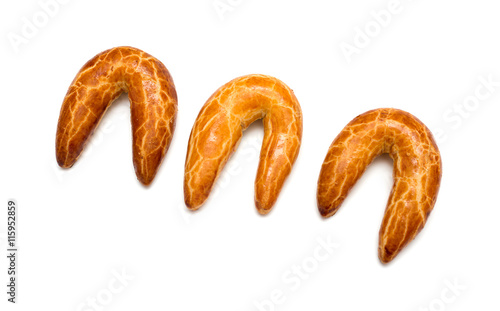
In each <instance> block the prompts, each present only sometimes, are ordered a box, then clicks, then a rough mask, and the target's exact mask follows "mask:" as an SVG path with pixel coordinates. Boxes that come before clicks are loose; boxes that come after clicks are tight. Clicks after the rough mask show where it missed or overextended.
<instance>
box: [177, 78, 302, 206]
mask: <svg viewBox="0 0 500 311" xmlns="http://www.w3.org/2000/svg"><path fill="white" fill-rule="evenodd" d="M261 118H263V123H264V139H263V143H262V149H261V152H260V161H259V167H258V170H257V177H256V179H255V206H256V207H257V210H258V211H259V213H261V214H263V215H264V214H267V213H268V212H269V211H270V210H271V208H272V206H273V205H274V203H275V202H276V199H277V197H278V195H279V193H280V190H281V188H282V186H283V183H284V182H285V179H286V178H287V176H288V175H289V174H290V171H291V169H292V165H293V163H294V162H295V159H296V158H297V155H298V153H299V149H300V144H301V138H302V112H301V109H300V105H299V102H298V101H297V98H296V97H295V95H294V94H293V91H292V90H291V89H290V88H289V87H288V86H287V85H285V84H284V83H283V82H281V81H280V80H278V79H276V78H273V77H270V76H265V75H248V76H243V77H240V78H236V79H234V80H232V81H230V82H229V83H227V84H225V85H224V86H222V87H221V88H219V89H218V90H217V91H216V92H215V93H214V94H213V95H212V96H211V97H210V98H209V99H208V101H207V102H206V103H205V105H204V106H203V108H202V109H201V111H200V113H199V115H198V118H197V119H196V122H195V123H194V126H193V129H192V131H191V136H190V138H189V143H188V151H187V156H186V166H185V174H184V199H185V203H186V206H187V207H188V208H189V209H191V210H196V209H198V208H199V207H200V206H201V205H202V204H203V203H204V202H205V200H206V199H207V198H208V196H209V194H210V191H211V189H212V187H213V185H214V183H215V181H216V180H217V177H218V176H219V174H220V172H221V171H222V169H223V167H224V165H225V164H226V162H227V160H228V159H229V157H230V156H231V154H232V153H233V152H234V150H235V149H236V147H237V145H238V143H239V141H240V139H241V136H242V132H243V131H244V130H245V129H246V128H247V127H248V126H249V125H250V124H251V123H252V122H254V121H255V120H258V119H261Z"/></svg>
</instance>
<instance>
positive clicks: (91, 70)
mask: <svg viewBox="0 0 500 311" xmlns="http://www.w3.org/2000/svg"><path fill="white" fill-rule="evenodd" d="M122 92H128V97H129V100H130V109H131V121H132V136H133V137H132V138H133V147H132V149H133V150H132V151H133V161H134V167H135V173H136V175H137V178H138V179H139V181H140V182H141V183H143V184H144V185H149V184H150V183H151V181H152V180H153V178H154V177H155V175H156V172H157V171H158V168H159V167H160V164H161V162H162V160H163V158H164V156H165V154H166V152H167V150H168V147H169V145H170V141H171V140H172V135H173V133H174V129H175V118H176V115H177V94H176V92H175V86H174V82H173V80H172V77H171V76H170V74H169V72H168V70H167V68H166V67H165V66H164V65H163V64H162V63H161V62H160V61H159V60H158V59H156V58H154V57H153V56H151V55H149V54H147V53H145V52H143V51H141V50H139V49H136V48H132V47H117V48H113V49H110V50H107V51H104V52H102V53H99V54H97V55H96V56H95V57H94V58H92V59H91V60H89V61H88V62H87V63H86V64H85V65H84V66H83V67H82V69H80V71H79V72H78V74H77V75H76V77H75V79H74V80H73V82H72V83H71V85H70V87H69V89H68V93H67V94H66V97H65V98H64V102H63V104H62V107H61V113H60V115H59V123H58V125H57V135H56V157H57V163H59V165H60V166H61V167H64V168H68V167H71V166H73V164H74V163H75V162H76V160H77V159H78V157H79V156H80V154H81V152H82V151H83V149H84V147H85V145H86V143H87V141H88V139H89V137H90V136H92V133H93V132H94V130H95V128H96V127H97V125H98V124H99V122H100V120H101V118H102V117H103V115H104V113H105V112H106V110H107V109H108V107H109V106H110V105H111V103H112V102H113V101H114V100H115V99H116V98H117V97H118V96H119V95H120V94H121V93H122Z"/></svg>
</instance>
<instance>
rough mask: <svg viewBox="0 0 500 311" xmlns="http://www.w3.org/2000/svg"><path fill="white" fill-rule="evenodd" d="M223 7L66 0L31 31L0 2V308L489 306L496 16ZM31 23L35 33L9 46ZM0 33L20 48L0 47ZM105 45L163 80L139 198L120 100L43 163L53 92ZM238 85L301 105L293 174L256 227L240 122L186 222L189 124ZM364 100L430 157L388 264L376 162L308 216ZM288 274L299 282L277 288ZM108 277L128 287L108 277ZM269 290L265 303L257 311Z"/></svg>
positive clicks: (453, 9)
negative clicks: (71, 154)
mask: <svg viewBox="0 0 500 311" xmlns="http://www.w3.org/2000/svg"><path fill="white" fill-rule="evenodd" d="M47 1H48V0H42V2H47ZM221 2H222V3H226V4H227V3H229V4H228V5H231V8H232V10H230V11H226V12H224V13H221V14H218V12H217V10H216V9H215V7H214V1H213V0H204V1H202V0H197V1H162V2H160V1H123V0H122V1H94V0H92V1H76V0H74V1H71V0H70V1H67V3H65V4H59V5H58V8H57V10H55V9H54V8H52V9H53V11H54V12H52V14H51V15H52V16H49V17H48V18H45V19H44V16H45V17H47V15H44V14H46V13H43V12H44V11H43V9H42V7H41V6H40V4H39V3H38V2H37V1H33V0H28V1H2V4H1V7H0V23H1V31H2V33H1V41H0V47H1V51H2V52H1V53H2V54H1V56H2V60H3V62H2V66H1V69H0V85H1V106H0V109H1V112H0V133H1V134H0V135H1V136H0V137H1V148H2V149H1V153H0V157H1V161H0V167H1V170H0V172H1V179H0V202H2V203H1V205H2V206H4V207H2V208H1V211H2V216H1V218H0V219H1V222H0V234H1V236H2V239H0V244H1V249H2V250H1V252H0V253H1V254H2V255H1V257H0V258H1V259H0V267H2V268H1V269H0V280H1V285H2V286H1V288H2V290H1V291H0V292H1V294H0V297H1V303H0V306H1V307H0V309H2V310H5V309H8V310H54V311H57V310H87V311H88V310H259V308H258V307H257V306H256V303H258V304H261V305H262V304H263V305H265V307H263V309H261V310H267V311H271V310H289V311H294V310H388V311H391V310H398V311H400V310H427V309H428V310H445V309H446V310H481V308H483V309H486V310H494V309H498V308H499V306H500V302H499V300H498V292H499V290H500V284H499V279H500V278H499V277H500V268H499V266H498V262H500V252H499V239H500V226H499V225H498V219H499V216H500V206H499V204H498V193H499V186H500V184H499V182H498V178H497V177H498V176H499V174H500V165H499V161H498V151H499V148H498V144H499V140H498V139H499V138H498V114H499V113H500V106H499V100H500V96H499V94H498V93H500V86H498V85H497V86H495V87H494V88H493V89H492V92H491V94H490V95H489V96H487V97H488V98H483V99H481V100H477V98H476V99H474V96H475V91H476V89H477V88H481V85H482V84H481V82H480V79H488V77H490V78H491V79H493V80H496V81H500V32H499V30H500V18H499V17H498V12H499V9H500V5H499V4H498V3H497V2H496V1H488V0H474V1H451V0H446V1H431V0H413V1H410V0H401V1H400V2H399V5H396V6H397V7H398V9H397V12H398V13H395V14H391V17H390V20H388V19H386V25H384V26H380V24H374V21H375V17H374V15H372V14H371V12H379V11H380V10H387V8H388V6H391V4H390V1H388V0H376V1H373V0H370V1H369V0H364V1H326V0H325V1H319V0H317V1H305V0H304V1H290V0H280V1H278V0H275V1H265V0H241V1H236V0H233V1H228V0H222V1H221ZM41 12H42V13H41ZM34 17H37V18H39V20H38V22H37V23H38V24H39V26H36V27H37V31H36V32H35V33H31V34H28V36H25V35H26V34H24V35H23V33H22V30H23V27H26V26H25V24H26V23H27V21H26V20H28V21H32V20H33V18H34ZM386 18H387V17H386ZM377 25H379V26H378V27H379V29H377ZM366 27H369V28H370V30H371V32H370V35H371V37H369V42H366V40H365V42H364V43H365V44H364V46H361V45H360V42H357V43H358V48H359V49H358V50H356V52H357V54H353V55H351V56H352V57H351V59H350V62H349V60H348V58H346V56H345V55H344V53H343V52H342V49H341V46H342V45H344V46H345V45H346V44H349V45H352V46H355V44H356V43H355V37H356V34H357V33H358V31H357V29H361V31H363V32H365V28H366ZM14 35H17V36H24V38H25V40H24V41H23V43H21V44H19V45H16V44H13V43H12V42H11V39H9V38H12V37H13V36H14ZM357 36H358V37H359V36H360V35H359V33H358V35H357ZM358 39H359V40H360V38H358ZM365 39H366V38H365ZM361 43H363V42H361ZM120 45H130V46H134V47H137V48H140V49H142V50H144V51H146V52H148V53H150V54H152V55H153V56H155V57H157V58H158V59H160V60H161V61H162V62H163V63H164V64H165V65H166V66H167V68H168V69H169V71H170V73H171V75H172V76H173V78H174V81H175V85H176V88H177V93H178V98H179V113H178V117H177V128H176V130H175V135H174V139H173V142H172V144H171V146H170V149H169V151H168V154H167V157H166V158H165V161H164V162H163V165H162V167H161V169H160V171H159V173H158V175H157V177H156V179H155V181H154V183H153V184H152V185H151V186H150V187H149V188H145V187H143V186H141V184H140V183H139V182H138V181H137V180H136V177H135V174H134V170H133V165H132V157H131V155H132V153H131V130H130V122H129V121H128V120H129V117H130V112H129V102H128V99H127V97H126V96H122V97H120V98H119V99H118V100H117V101H116V102H115V103H114V105H113V106H112V107H113V108H112V109H110V110H109V112H108V113H107V115H106V116H105V118H104V120H103V122H102V123H101V125H100V128H99V129H98V130H97V131H96V134H95V136H94V137H93V138H92V140H91V142H90V144H89V146H88V148H87V150H86V151H85V152H84V153H83V155H82V156H81V157H80V159H79V160H78V162H77V164H76V165H75V166H74V167H73V168H71V169H69V170H62V169H59V168H58V167H57V164H56V161H55V151H54V143H55V132H56V125H57V120H58V116H59V109H60V106H61V103H62V100H63V98H64V95H65V93H66V90H67V88H68V86H69V84H70V83H71V81H72V79H73V78H74V76H75V75H76V73H77V72H78V70H79V69H80V67H81V66H82V65H83V64H84V63H85V62H86V61H87V60H88V59H90V58H92V57H93V56H94V55H95V54H97V53H99V52H101V51H103V50H105V49H108V48H111V47H114V46H120ZM250 73H262V74H268V75H273V76H275V77H277V78H279V79H281V80H282V81H284V82H285V83H286V84H288V85H289V86H290V87H291V88H292V89H293V90H294V91H295V94H296V96H297V98H298V99H299V101H300V103H301V106H302V111H303V115H304V133H303V141H302V147H301V150H300V154H299V157H298V159H297V162H296V163H295V166H294V169H293V171H292V174H291V175H290V177H289V179H288V180H287V182H286V184H285V186H284V188H283V190H282V192H281V195H280V197H279V200H278V201H277V203H276V205H275V206H274V209H273V210H272V212H271V213H270V214H269V215H267V216H260V215H259V214H258V213H257V212H256V210H255V207H254V202H253V195H254V193H253V183H254V178H255V172H256V168H257V164H258V152H259V150H260V144H261V140H262V130H263V129H262V125H261V123H260V122H256V123H255V124H254V125H252V126H251V127H250V128H249V129H248V130H247V132H246V133H245V135H244V137H243V140H242V142H241V144H240V147H239V149H238V151H237V152H236V153H235V154H234V156H233V157H232V159H231V160H230V162H229V164H228V165H230V166H231V167H226V169H225V171H224V173H223V174H222V176H221V180H220V182H219V183H218V185H217V186H216V187H217V189H216V191H217V192H216V193H212V196H211V197H210V199H209V200H208V201H207V202H206V203H205V205H204V206H203V207H202V208H201V209H200V210H199V211H198V212H196V213H191V212H188V211H187V209H186V208H185V206H184V205H183V190H182V184H183V173H184V172H183V168H184V159H185V154H186V148H187V140H188V137H189V133H190V130H191V127H192V125H193V123H194V121H195V119H196V116H197V114H198V112H199V110H200V108H201V107H202V105H203V104H204V102H205V101H206V100H207V99H208V97H209V96H210V95H211V94H212V93H213V92H214V91H215V90H216V89H217V88H218V87H219V86H221V85H222V84H224V83H226V82H228V81H229V80H231V79H233V78H235V77H238V76H241V75H245V74H250ZM482 90H483V92H484V89H482ZM474 100H476V101H475V102H474ZM464 101H465V104H464ZM379 107H394V108H399V109H403V110H406V111H408V112H410V113H412V114H414V115H415V116H417V117H418V118H419V119H420V120H422V121H423V122H424V123H425V124H427V125H428V127H429V128H431V130H432V131H433V132H434V133H435V136H436V139H437V140H438V145H439V148H440V150H441V153H442V157H443V179H442V185H441V191H440V193H439V197H438V200H437V204H436V206H435V209H434V211H433V213H432V214H431V216H430V218H429V221H428V222H427V225H426V227H425V228H424V230H423V231H422V232H421V234H420V235H418V236H417V238H416V240H414V241H413V242H412V243H411V244H410V246H409V247H407V249H405V250H404V251H403V252H402V253H401V254H400V255H399V256H398V257H397V258H396V259H395V260H394V261H393V262H392V263H390V264H388V265H382V264H381V263H380V262H379V260H378V258H377V245H378V230H379V226H380V223H381V220H382V216H383V212H384V208H385V204H386V201H387V197H388V195H389V192H390V188H391V178H392V175H391V174H392V162H391V160H390V159H389V158H388V157H381V158H380V159H377V160H376V161H375V162H374V163H373V165H371V166H370V168H369V169H368V170H367V171H366V173H365V175H364V177H363V178H362V179H361V180H360V181H359V183H358V184H357V185H356V187H355V188H354V189H353V191H352V192H351V193H350V195H349V197H348V199H346V201H345V202H344V204H343V207H342V208H341V209H340V211H339V212H338V213H337V214H336V215H335V216H333V217H331V218H329V219H325V220H324V219H322V218H321V216H320V215H319V213H318V211H317V207H316V182H317V178H318V174H319V170H320V167H321V164H322V162H323V159H324V157H325V155H326V152H327V150H328V147H329V145H330V143H331V142H332V141H333V139H334V138H335V136H336V135H337V134H338V133H339V132H340V130H341V129H342V128H343V127H344V126H345V125H346V124H347V123H348V122H349V121H350V120H351V119H353V118H354V117H355V116H356V115H358V114H361V113H363V112H365V111H367V110H370V109H374V108H379ZM462 110H463V111H464V112H461V113H462V114H460V112H459V111H462ZM438 134H439V135H438ZM9 198H15V199H16V200H17V201H18V205H19V222H20V223H19V240H18V243H19V249H20V252H19V261H18V267H19V277H18V280H19V287H18V304H17V305H15V306H12V305H11V304H8V303H7V302H6V300H7V296H6V294H5V290H6V289H7V287H6V286H5V285H6V283H7V274H6V268H7V261H6V258H5V257H6V255H5V248H6V243H5V232H6V226H5V225H6V217H5V214H6V202H7V199H9ZM318 240H324V241H327V240H331V241H334V242H335V243H338V244H339V246H338V247H337V248H335V250H334V251H333V252H332V253H331V254H330V253H328V256H327V258H326V259H325V260H323V261H321V262H317V261H315V260H313V259H312V257H311V256H313V255H314V252H315V249H317V248H318V247H319V246H318V245H320V244H318V243H319V242H318ZM322 254H323V255H325V253H322ZM315 263H317V266H316V265H315ZM303 264H305V265H306V266H307V267H306V268H307V269H309V271H311V272H310V273H308V274H307V278H305V276H304V275H303V276H302V277H304V279H300V278H298V277H297V276H295V277H294V280H295V281H294V282H291V281H290V277H291V274H290V273H293V272H291V271H292V269H294V267H295V266H300V267H302V266H303ZM301 269H302V268H301ZM123 272H124V273H126V274H127V275H128V276H130V280H128V281H124V282H119V279H117V277H116V274H121V273H123ZM284 275H285V279H284V278H283V277H284ZM287 276H288V279H287ZM132 278H133V279H132ZM117 280H118V281H117ZM287 280H288V281H287ZM298 280H300V283H299V282H298ZM115 281H117V282H115ZM122 283H123V284H124V285H123V284H122ZM450 283H458V284H459V286H458V289H455V290H454V291H452V290H449V286H450V285H449V284H450ZM4 284H5V285H4ZM110 284H111V286H112V287H113V286H114V287H113V288H115V289H116V290H114V291H115V293H111V291H110V289H109V286H110ZM447 284H448V285H447ZM279 292H282V293H283V295H282V297H280V298H281V299H279V303H280V304H279V305H276V304H273V306H271V305H270V304H269V299H270V298H271V296H272V295H278V296H279V294H277V293H279ZM443 293H444V295H445V296H442V295H443ZM89 299H90V300H92V299H95V300H96V301H97V304H99V305H98V306H97V308H96V307H95V306H94V307H92V306H91V305H89V304H88V301H90V300H89ZM5 306H7V307H8V308H6V307H5ZM101 308H102V309H101Z"/></svg>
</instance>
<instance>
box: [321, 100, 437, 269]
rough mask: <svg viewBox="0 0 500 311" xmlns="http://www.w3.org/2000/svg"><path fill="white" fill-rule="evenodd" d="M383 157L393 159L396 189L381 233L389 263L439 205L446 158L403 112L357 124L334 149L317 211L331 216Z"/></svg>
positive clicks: (380, 112)
mask: <svg viewBox="0 0 500 311" xmlns="http://www.w3.org/2000/svg"><path fill="white" fill-rule="evenodd" d="M382 153H388V154H389V155H390V156H391V158H392V159H393V160H394V171H393V178H394V185H393V187H392V191H391V194H390V196H389V201H388V203H387V207H386V210H385V215H384V219H383V222H382V226H381V228H380V232H379V248H378V253H379V258H380V260H381V261H382V262H383V263H388V262H390V261H391V260H392V259H394V257H395V256H396V255H397V254H398V253H399V252H400V251H401V250H402V249H403V248H404V247H405V246H406V245H407V244H408V243H409V242H410V241H412V240H413V239H414V238H415V236H416V235H417V234H418V233H419V232H420V230H422V228H423V227H424V225H425V222H426V220H427V217H428V216H429V213H430V212H431V211H432V209H433V207H434V204H435V202H436V197H437V194H438V191H439V185H440V181H441V156H440V154H439V150H438V148H437V146H436V143H435V142H434V138H433V137H432V134H431V132H430V131H429V129H428V128H427V127H426V126H425V125H424V124H423V123H422V122H421V121H420V120H418V119H417V118H416V117H414V116H413V115H411V114H409V113H407V112H405V111H401V110H398V109H385V108H384V109H376V110H371V111H368V112H366V113H364V114H362V115H359V116H358V117H356V118H355V119H354V120H352V121H351V122H350V123H349V124H348V125H347V126H346V127H345V128H344V129H343V130H342V132H341V133H340V134H339V135H338V136H337V138H335V140H334V141H333V143H332V144H331V146H330V148H329V150H328V153H327V155H326V158H325V161H324V162H323V166H322V168H321V173H320V175H319V180H318V192H317V200H318V208H319V211H320V213H321V215H322V216H324V217H330V216H332V215H333V214H335V212H337V210H338V208H339V207H340V205H341V204H342V202H343V201H344V199H345V197H346V196H347V194H348V192H349V190H350V189H351V188H352V186H354V184H355V183H356V181H357V180H358V179H359V178H360V177H361V175H362V174H363V172H364V171H365V169H366V167H367V166H368V165H369V164H370V163H371V162H372V161H373V159H375V157H377V156H378V155H380V154H382Z"/></svg>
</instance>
